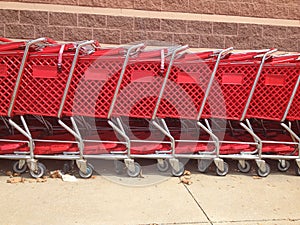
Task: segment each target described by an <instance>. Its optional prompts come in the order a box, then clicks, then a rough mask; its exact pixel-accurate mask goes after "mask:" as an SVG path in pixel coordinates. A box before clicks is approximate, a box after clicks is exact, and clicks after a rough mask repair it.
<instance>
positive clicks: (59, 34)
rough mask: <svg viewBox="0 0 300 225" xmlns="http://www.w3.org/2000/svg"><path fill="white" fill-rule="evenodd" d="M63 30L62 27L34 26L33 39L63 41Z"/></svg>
mask: <svg viewBox="0 0 300 225" xmlns="http://www.w3.org/2000/svg"><path fill="white" fill-rule="evenodd" d="M63 36H64V28H63V27H52V26H36V27H35V38H39V37H49V38H52V39H54V40H57V41H62V40H63V39H64V37H63Z"/></svg>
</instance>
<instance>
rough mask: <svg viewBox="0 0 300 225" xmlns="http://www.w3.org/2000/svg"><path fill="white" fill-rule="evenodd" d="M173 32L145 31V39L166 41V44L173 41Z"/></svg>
mask: <svg viewBox="0 0 300 225" xmlns="http://www.w3.org/2000/svg"><path fill="white" fill-rule="evenodd" d="M173 36H174V34H173V33H166V32H157V31H156V32H147V40H154V41H155V40H157V41H162V42H166V43H168V44H171V43H173Z"/></svg>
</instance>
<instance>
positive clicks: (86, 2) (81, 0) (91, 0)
mask: <svg viewBox="0 0 300 225" xmlns="http://www.w3.org/2000/svg"><path fill="white" fill-rule="evenodd" d="M78 5H83V6H95V7H106V0H78Z"/></svg>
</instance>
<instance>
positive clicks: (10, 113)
mask: <svg viewBox="0 0 300 225" xmlns="http://www.w3.org/2000/svg"><path fill="white" fill-rule="evenodd" d="M42 42H47V38H38V39H35V40H31V41H28V42H27V43H26V47H25V50H24V54H23V57H22V61H21V66H20V68H19V71H18V76H17V79H16V83H15V87H14V91H13V94H12V97H11V101H10V105H9V108H8V112H7V116H8V117H11V115H12V110H13V107H14V104H15V101H16V97H17V93H18V90H19V85H20V82H21V78H22V75H23V71H24V68H25V64H26V61H27V58H28V53H29V49H30V47H31V46H32V45H34V44H37V43H42Z"/></svg>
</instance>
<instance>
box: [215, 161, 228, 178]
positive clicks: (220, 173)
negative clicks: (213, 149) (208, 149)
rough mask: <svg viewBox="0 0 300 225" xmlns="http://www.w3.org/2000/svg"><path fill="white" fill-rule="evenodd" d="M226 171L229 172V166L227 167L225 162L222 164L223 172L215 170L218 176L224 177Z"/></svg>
mask: <svg viewBox="0 0 300 225" xmlns="http://www.w3.org/2000/svg"><path fill="white" fill-rule="evenodd" d="M228 171H229V166H228V164H227V162H224V170H223V171H221V170H219V168H217V169H216V172H217V175H218V176H226V174H227V173H228Z"/></svg>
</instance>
